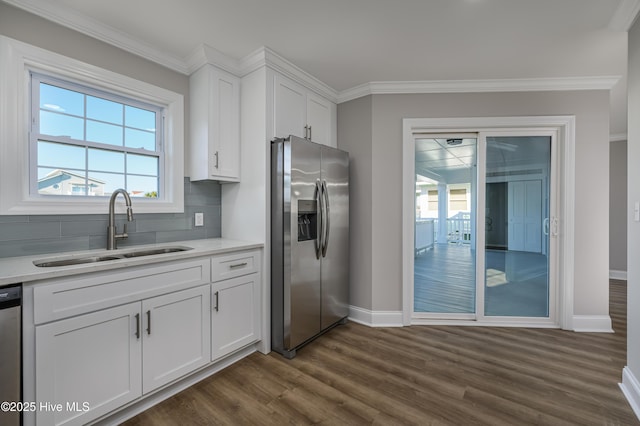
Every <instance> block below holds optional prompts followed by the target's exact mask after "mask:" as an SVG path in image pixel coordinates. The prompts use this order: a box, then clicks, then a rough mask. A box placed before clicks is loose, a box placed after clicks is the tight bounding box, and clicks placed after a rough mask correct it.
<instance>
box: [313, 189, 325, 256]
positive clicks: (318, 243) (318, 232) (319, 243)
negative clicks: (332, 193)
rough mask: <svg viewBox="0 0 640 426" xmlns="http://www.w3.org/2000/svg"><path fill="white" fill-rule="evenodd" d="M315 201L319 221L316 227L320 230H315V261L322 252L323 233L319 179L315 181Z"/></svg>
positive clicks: (322, 208)
mask: <svg viewBox="0 0 640 426" xmlns="http://www.w3.org/2000/svg"><path fill="white" fill-rule="evenodd" d="M315 199H316V202H317V204H316V206H317V207H316V208H317V209H318V214H317V217H318V219H319V220H318V221H317V225H316V226H317V227H319V228H320V230H318V229H316V235H317V237H316V241H315V244H316V259H320V253H321V251H322V234H323V232H324V219H323V215H322V212H323V210H324V207H323V204H324V203H323V202H322V187H321V186H320V179H318V180H316V191H315Z"/></svg>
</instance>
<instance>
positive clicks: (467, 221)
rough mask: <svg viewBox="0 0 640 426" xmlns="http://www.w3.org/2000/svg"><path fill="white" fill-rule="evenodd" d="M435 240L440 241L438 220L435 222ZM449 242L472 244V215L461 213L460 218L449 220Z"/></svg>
mask: <svg viewBox="0 0 640 426" xmlns="http://www.w3.org/2000/svg"><path fill="white" fill-rule="evenodd" d="M433 222H434V223H433V225H434V226H433V229H434V231H433V232H434V240H435V241H438V229H440V227H439V226H438V219H434V220H433ZM447 242H448V243H450V244H471V215H470V214H469V213H461V214H460V215H459V216H458V217H450V218H447Z"/></svg>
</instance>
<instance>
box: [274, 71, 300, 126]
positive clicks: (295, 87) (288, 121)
mask: <svg viewBox="0 0 640 426" xmlns="http://www.w3.org/2000/svg"><path fill="white" fill-rule="evenodd" d="M274 86H275V88H274V91H275V93H274V103H275V105H274V114H275V123H274V124H275V126H274V129H275V135H274V136H275V137H277V138H286V137H287V136H289V135H295V136H299V137H301V138H304V137H306V136H307V135H306V134H305V133H306V132H305V126H306V125H307V111H306V107H307V105H306V102H307V97H306V90H305V88H304V87H302V86H300V85H299V84H297V83H295V82H293V81H291V80H289V79H288V78H286V77H283V76H281V75H276V76H275V80H274Z"/></svg>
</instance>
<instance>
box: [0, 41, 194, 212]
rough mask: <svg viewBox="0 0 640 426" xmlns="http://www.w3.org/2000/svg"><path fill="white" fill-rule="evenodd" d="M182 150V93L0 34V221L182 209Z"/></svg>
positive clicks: (179, 210)
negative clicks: (118, 195)
mask: <svg viewBox="0 0 640 426" xmlns="http://www.w3.org/2000/svg"><path fill="white" fill-rule="evenodd" d="M134 71H135V70H134ZM142 76H143V77H144V75H142ZM183 145H184V97H183V95H181V94H179V93H175V92H172V91H170V90H167V89H165V88H162V87H158V86H155V85H152V84H149V83H146V82H144V81H141V80H137V79H133V78H131V77H128V76H124V75H121V74H117V73H114V72H112V71H109V70H106V69H102V68H98V67H96V66H93V65H90V64H86V63H84V62H80V61H78V60H75V59H73V58H69V57H66V56H62V55H59V54H56V53H53V52H49V51H47V50H44V49H41V48H38V47H34V46H31V45H29V44H26V43H22V42H19V41H16V40H13V39H10V38H8V37H4V36H0V215H40V214H47V215H51V214H105V213H106V211H107V210H106V208H107V203H106V201H105V198H106V197H108V196H109V195H110V193H111V192H112V191H113V190H114V189H116V188H125V189H126V190H127V191H128V192H129V194H131V196H133V197H137V198H136V201H134V209H135V211H136V213H175V212H182V211H184V195H183V194H184V146H183ZM118 204H120V203H118ZM117 208H119V206H117Z"/></svg>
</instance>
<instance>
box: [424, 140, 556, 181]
mask: <svg viewBox="0 0 640 426" xmlns="http://www.w3.org/2000/svg"><path fill="white" fill-rule="evenodd" d="M550 141H551V138H550V137H548V136H514V137H503V136H497V137H487V142H486V146H487V147H486V154H485V158H486V160H485V162H486V173H487V175H488V176H489V175H492V176H494V177H497V176H504V173H505V172H506V171H511V172H515V171H519V173H525V174H526V173H529V172H530V171H531V170H539V169H540V168H546V167H548V163H549V161H550V156H551V150H550V149H551V148H550ZM476 155H477V139H473V138H455V137H452V138H449V139H447V138H424V139H416V140H415V162H416V165H415V167H416V174H418V175H420V176H424V177H425V178H427V180H429V181H432V182H439V183H445V184H460V183H469V182H471V180H473V179H474V176H475V174H476V172H477V171H476V169H475V166H476ZM497 179H498V181H500V178H497ZM418 180H420V179H418Z"/></svg>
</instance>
